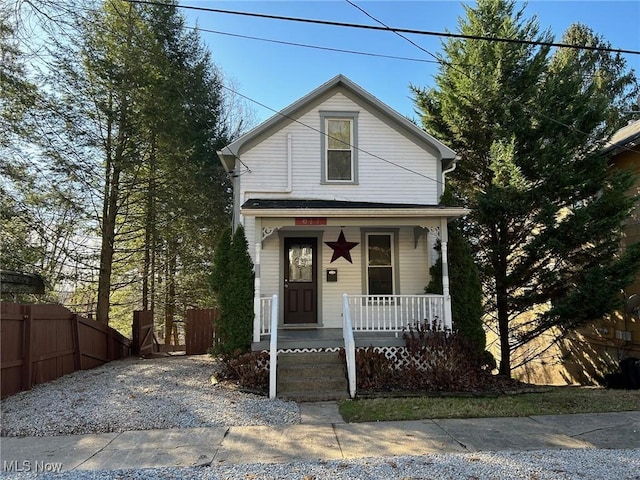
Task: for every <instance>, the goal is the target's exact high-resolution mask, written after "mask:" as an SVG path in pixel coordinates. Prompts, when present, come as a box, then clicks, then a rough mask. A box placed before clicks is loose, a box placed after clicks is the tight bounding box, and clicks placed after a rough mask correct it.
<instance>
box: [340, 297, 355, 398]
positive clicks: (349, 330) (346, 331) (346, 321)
mask: <svg viewBox="0 0 640 480" xmlns="http://www.w3.org/2000/svg"><path fill="white" fill-rule="evenodd" d="M342 300H343V303H342V337H343V338H344V353H345V357H346V359H347V379H348V380H349V396H350V397H351V398H355V396H356V342H355V340H354V338H353V326H352V325H351V310H350V308H349V296H348V295H347V294H346V293H345V294H344V295H343V296H342Z"/></svg>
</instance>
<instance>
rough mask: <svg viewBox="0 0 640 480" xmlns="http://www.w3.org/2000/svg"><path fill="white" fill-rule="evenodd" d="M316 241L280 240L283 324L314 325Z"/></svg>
mask: <svg viewBox="0 0 640 480" xmlns="http://www.w3.org/2000/svg"><path fill="white" fill-rule="evenodd" d="M317 249H318V240H317V239H316V238H285V239H284V323H285V324H300V323H318V308H317V303H318V281H317V271H318V266H317Z"/></svg>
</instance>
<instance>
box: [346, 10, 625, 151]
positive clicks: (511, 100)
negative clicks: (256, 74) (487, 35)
mask: <svg viewBox="0 0 640 480" xmlns="http://www.w3.org/2000/svg"><path fill="white" fill-rule="evenodd" d="M345 1H346V2H347V3H348V4H349V5H351V6H353V7H355V8H357V9H358V10H360V11H361V12H362V13H364V14H365V15H366V16H367V17H369V18H371V19H372V20H374V21H375V22H377V23H379V24H380V25H382V26H383V27H384V29H385V30H387V31H389V32H393V33H395V34H396V35H398V36H399V37H400V38H403V39H404V40H406V41H407V42H409V43H410V44H412V45H413V46H415V47H417V48H418V49H420V50H422V51H423V52H425V53H427V54H429V55H431V56H432V57H434V58H435V59H436V60H437V62H438V63H439V64H440V65H445V66H447V67H449V68H451V69H452V70H455V71H456V72H458V73H460V74H462V75H464V76H465V77H467V78H468V79H470V80H473V79H472V78H471V75H469V74H468V73H467V72H465V71H463V70H460V69H459V68H457V66H456V65H454V64H452V63H450V62H448V61H446V60H444V59H441V58H439V57H437V56H436V55H435V54H433V53H431V52H430V51H428V50H426V49H425V48H423V47H422V46H420V45H418V44H417V43H415V42H414V41H413V40H411V39H410V38H407V37H406V36H405V35H402V34H401V33H399V32H398V31H397V30H396V29H395V28H393V27H389V26H388V25H387V24H386V23H384V22H383V21H382V20H379V19H377V18H376V17H374V16H373V15H371V14H370V13H368V12H367V11H366V10H364V9H363V8H361V7H360V6H358V5H356V4H355V3H353V2H352V1H351V0H345ZM518 43H521V42H518ZM530 43H538V44H540V45H542V44H545V43H547V42H530ZM589 49H591V50H598V48H597V47H589ZM600 50H602V51H608V49H600ZM468 100H470V99H468ZM508 100H509V102H510V103H517V104H518V105H520V106H521V107H522V108H524V109H525V110H527V111H529V112H530V113H532V114H534V115H537V116H539V117H542V118H546V119H547V120H549V121H551V122H553V123H555V124H557V125H560V126H562V127H565V128H567V129H569V130H571V131H574V132H577V133H580V134H582V135H585V136H588V134H587V133H586V132H583V131H581V130H579V129H577V128H576V127H574V126H572V125H568V124H566V123H564V122H561V121H560V120H556V119H555V118H553V117H550V116H549V115H546V114H544V113H542V112H540V111H539V110H535V109H533V108H531V107H529V106H527V105H525V104H524V103H522V102H520V101H519V100H518V99H515V98H510V99H508ZM603 143H604V145H608V146H613V147H618V148H621V149H623V150H628V151H630V152H633V151H634V150H633V149H631V148H629V147H627V146H626V145H621V144H616V143H613V142H611V141H610V140H605V141H603Z"/></svg>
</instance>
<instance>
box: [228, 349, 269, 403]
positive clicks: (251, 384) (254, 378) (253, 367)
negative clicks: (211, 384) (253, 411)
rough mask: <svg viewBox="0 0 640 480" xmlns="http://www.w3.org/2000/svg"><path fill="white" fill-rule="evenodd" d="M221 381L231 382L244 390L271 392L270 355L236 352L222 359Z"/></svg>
mask: <svg viewBox="0 0 640 480" xmlns="http://www.w3.org/2000/svg"><path fill="white" fill-rule="evenodd" d="M221 362H222V370H221V371H220V373H219V377H220V379H221V380H231V381H233V382H235V383H236V384H237V385H238V386H240V387H241V388H243V389H247V390H251V391H253V392H258V393H263V394H266V393H267V392H268V391H269V354H268V353H267V352H250V353H242V352H241V351H239V350H238V351H235V352H233V353H232V354H231V355H227V356H224V357H221Z"/></svg>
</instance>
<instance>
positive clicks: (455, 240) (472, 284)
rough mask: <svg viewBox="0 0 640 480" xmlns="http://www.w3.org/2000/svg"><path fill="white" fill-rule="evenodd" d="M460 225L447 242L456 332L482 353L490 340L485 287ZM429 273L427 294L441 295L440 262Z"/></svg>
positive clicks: (454, 226) (454, 224) (451, 227)
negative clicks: (485, 318)
mask: <svg viewBox="0 0 640 480" xmlns="http://www.w3.org/2000/svg"><path fill="white" fill-rule="evenodd" d="M459 222H460V221H455V222H451V223H450V224H449V228H448V234H449V241H448V242H447V253H448V260H449V286H450V290H451V292H452V295H451V314H452V316H453V330H454V331H455V332H457V333H459V334H460V335H461V336H462V337H464V338H465V339H466V340H467V341H468V342H469V344H470V345H471V346H472V347H473V348H474V349H475V350H477V352H478V353H481V352H482V351H484V348H485V346H486V340H487V339H486V334H485V331H484V328H483V327H482V315H483V309H482V285H481V283H480V275H479V274H478V268H477V267H476V265H475V263H474V260H473V254H472V252H471V248H470V246H469V243H468V242H467V240H466V239H465V238H464V236H463V234H462V232H461V230H460V227H459ZM429 273H430V275H431V281H430V282H429V285H427V287H426V288H425V292H426V293H436V294H438V295H442V259H441V258H439V259H438V261H437V262H436V263H435V264H434V265H433V267H431V269H430V271H429Z"/></svg>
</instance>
